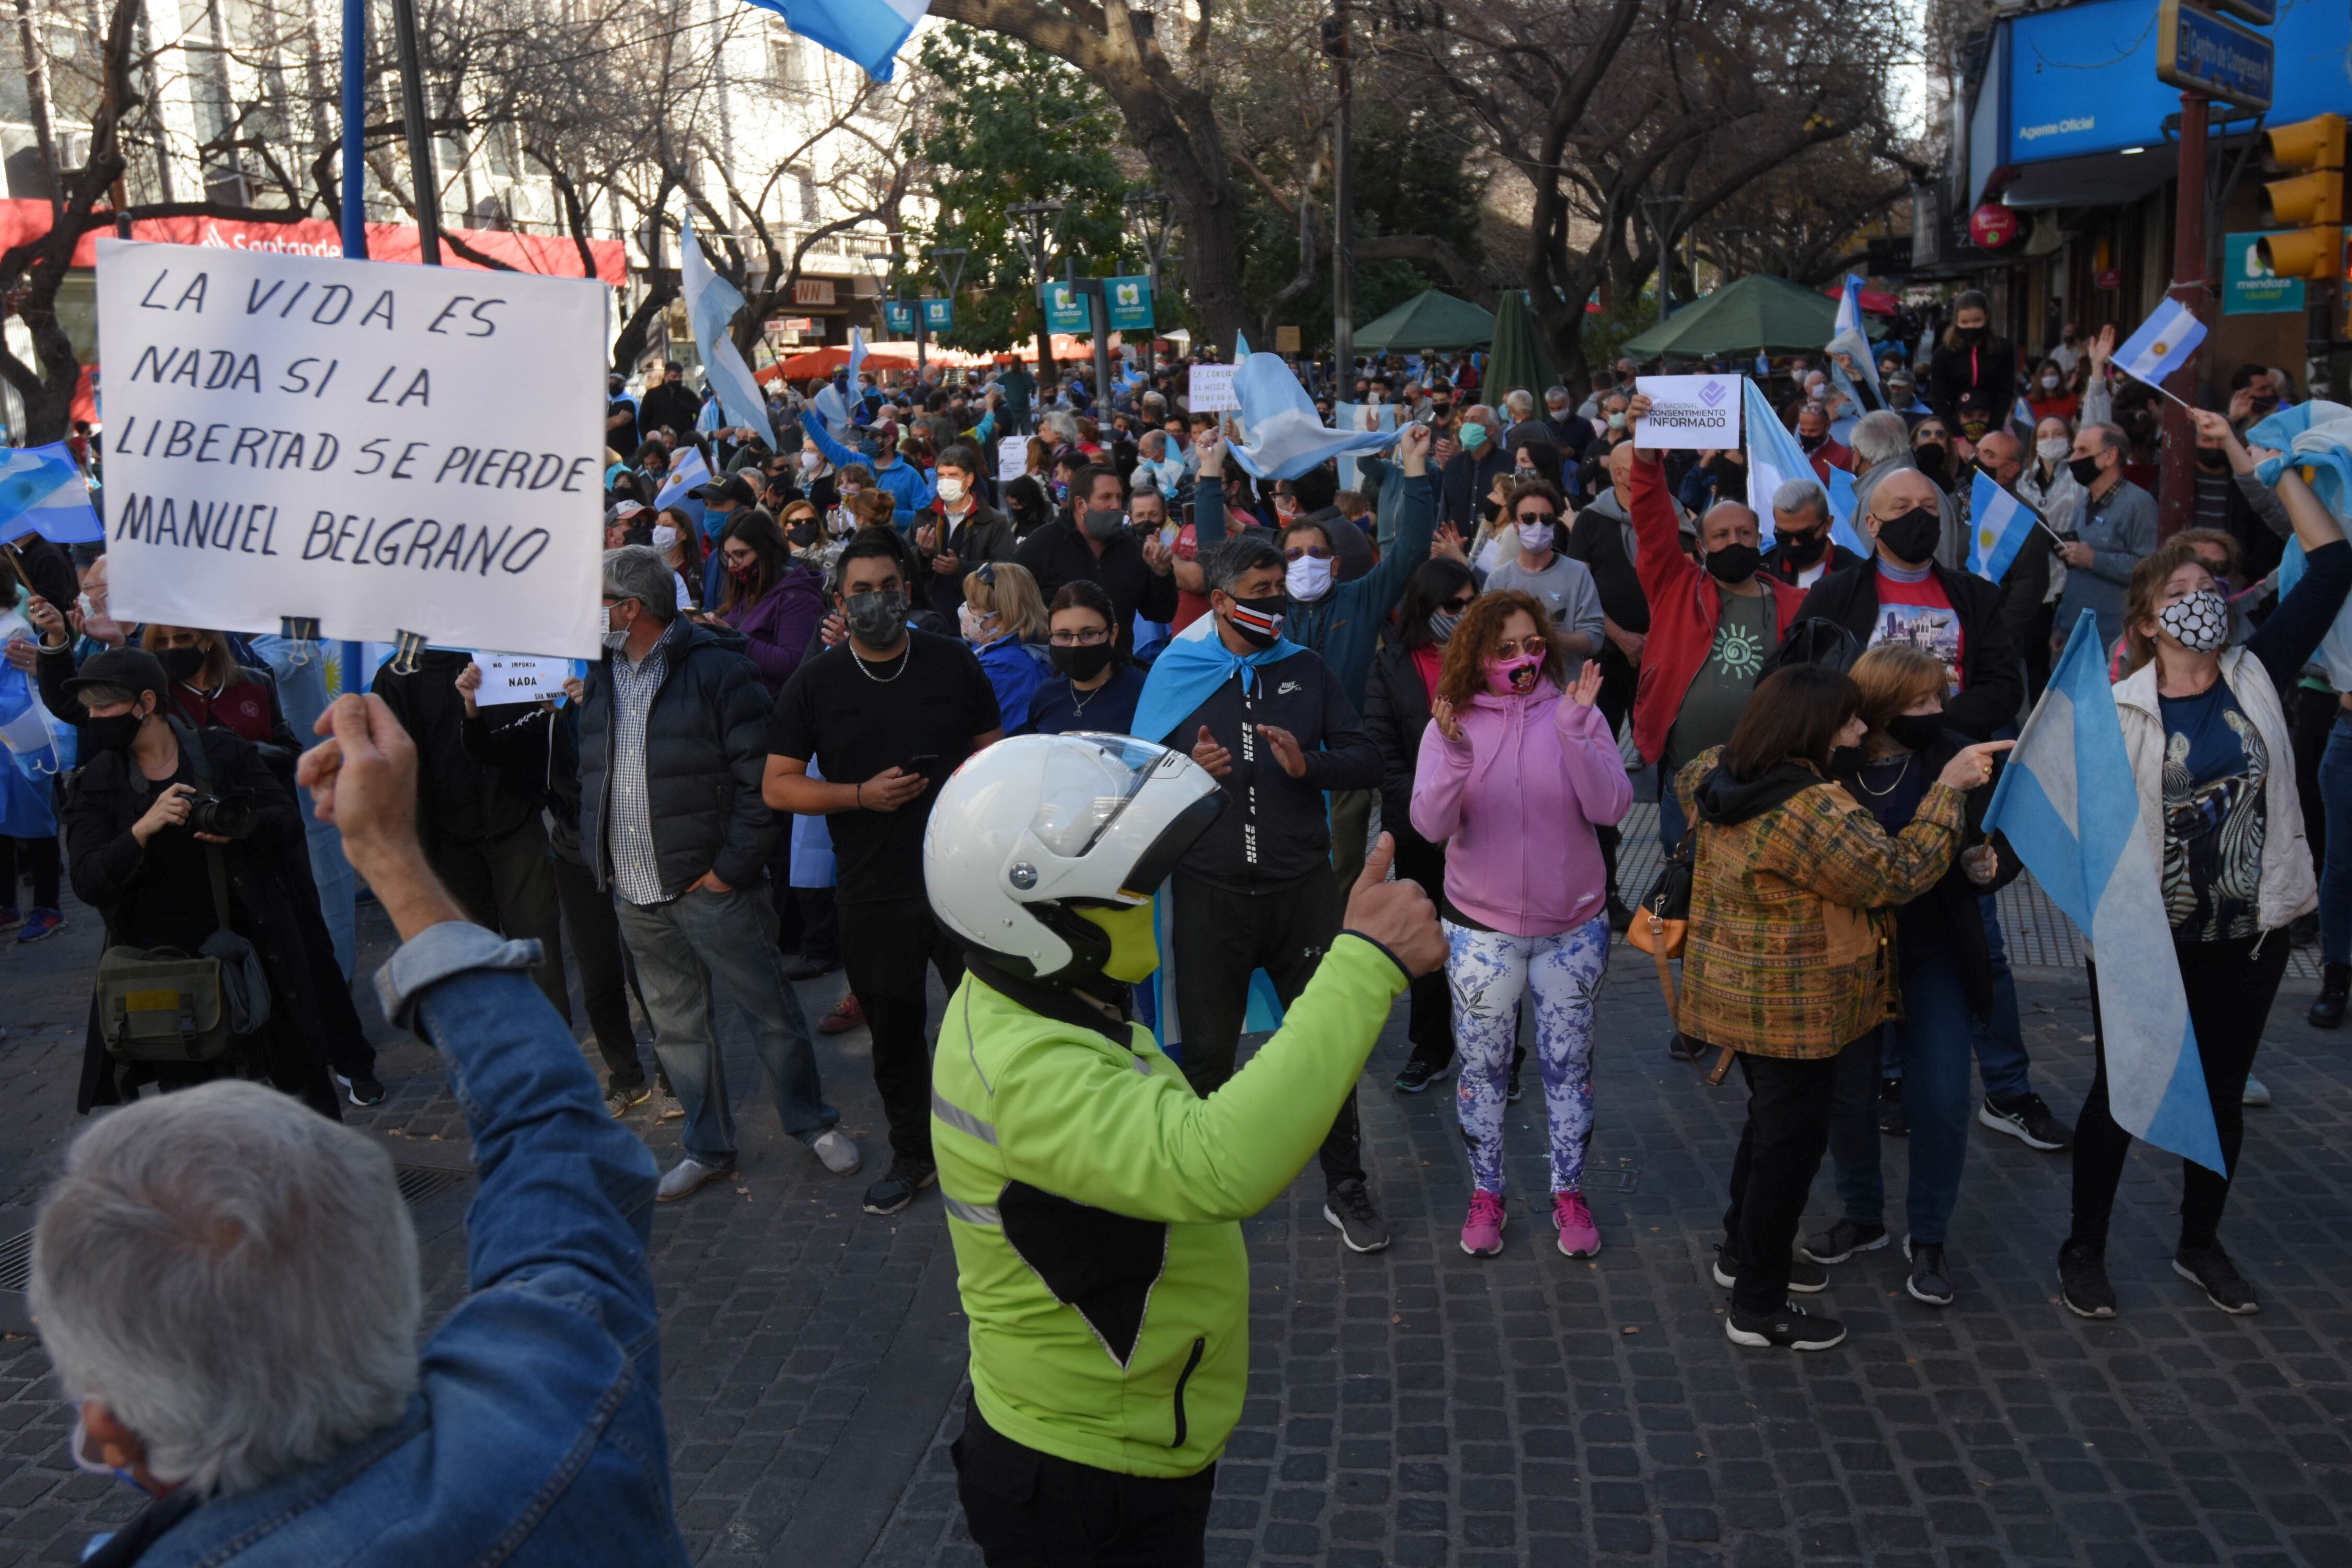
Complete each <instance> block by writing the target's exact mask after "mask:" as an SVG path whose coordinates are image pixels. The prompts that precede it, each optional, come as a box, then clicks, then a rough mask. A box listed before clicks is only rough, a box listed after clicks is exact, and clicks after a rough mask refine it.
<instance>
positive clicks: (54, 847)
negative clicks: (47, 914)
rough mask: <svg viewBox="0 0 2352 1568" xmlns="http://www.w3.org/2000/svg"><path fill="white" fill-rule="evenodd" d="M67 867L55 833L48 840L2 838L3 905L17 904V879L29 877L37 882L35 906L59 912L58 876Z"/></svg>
mask: <svg viewBox="0 0 2352 1568" xmlns="http://www.w3.org/2000/svg"><path fill="white" fill-rule="evenodd" d="M62 869H63V864H62V857H60V856H59V855H58V840H57V836H56V835H54V834H52V835H50V836H49V837H47V838H0V904H9V905H13V904H15V903H16V880H17V879H18V878H20V877H28V878H30V879H32V883H33V905H32V907H33V908H35V909H37V910H54V909H56V908H57V907H58V873H59V872H60V871H61V870H62Z"/></svg>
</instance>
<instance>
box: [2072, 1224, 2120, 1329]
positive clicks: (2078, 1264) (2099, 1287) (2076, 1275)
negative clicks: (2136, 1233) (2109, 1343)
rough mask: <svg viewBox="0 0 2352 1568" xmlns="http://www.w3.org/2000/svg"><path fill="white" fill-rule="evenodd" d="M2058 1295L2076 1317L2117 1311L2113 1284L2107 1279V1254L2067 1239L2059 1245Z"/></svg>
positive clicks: (2099, 1316)
mask: <svg viewBox="0 0 2352 1568" xmlns="http://www.w3.org/2000/svg"><path fill="white" fill-rule="evenodd" d="M2058 1299H2059V1300H2062V1301H2063V1302H2065V1303H2066V1310H2068V1311H2070V1312H2072V1313H2074V1315H2075V1316H2076V1317H2078V1318H2112V1317H2114V1316H2115V1315H2116V1288H2115V1287H2114V1286H2113V1285H2110V1284H2108V1283H2107V1255H2106V1253H2105V1251H2104V1250H2102V1249H2101V1248H2099V1247H2089V1246H2085V1245H2084V1243H2082V1242H2079V1241H2070V1242H2068V1243H2066V1245H2065V1246H2063V1247H2060V1248H2059V1249H2058Z"/></svg>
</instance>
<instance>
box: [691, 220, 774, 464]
mask: <svg viewBox="0 0 2352 1568" xmlns="http://www.w3.org/2000/svg"><path fill="white" fill-rule="evenodd" d="M678 258H679V262H680V266H679V272H680V281H681V283H682V284H683V285H684V289H685V293H686V319H687V320H688V321H690V322H692V323H693V324H694V346H695V347H697V348H698V349H700V350H701V351H702V374H703V379H705V380H706V381H708V382H709V383H710V386H711V390H712V391H714V392H716V393H718V395H719V407H720V408H722V409H724V410H725V411H726V414H727V422H728V423H729V424H730V425H736V426H741V427H742V428H744V429H746V430H757V431H758V432H760V434H761V436H763V437H766V439H767V442H768V445H769V447H771V448H773V447H774V446H775V444H776V427H775V426H773V425H771V424H769V423H768V399H767V395H765V394H764V393H762V392H761V390H760V384H759V383H758V382H756V381H754V380H752V379H751V366H750V365H748V364H745V363H743V351H742V350H741V349H739V348H737V347H736V346H735V340H734V338H733V337H731V336H730V335H729V331H728V329H729V328H730V327H731V326H732V325H733V324H734V321H735V318H736V317H737V316H738V315H740V314H741V313H742V310H743V296H742V295H741V294H740V292H738V291H737V289H736V288H735V285H733V284H732V283H730V282H728V281H727V279H724V278H721V277H720V276H719V274H717V273H716V272H713V271H712V270H711V269H710V262H709V258H706V257H705V256H704V255H703V254H702V246H701V244H700V242H699V241H698V240H697V239H696V238H695V237H694V220H693V219H692V218H691V217H689V218H686V219H684V220H683V221H682V222H681V223H680V224H679V225H678ZM697 426H698V427H699V426H700V421H699V420H698V421H697Z"/></svg>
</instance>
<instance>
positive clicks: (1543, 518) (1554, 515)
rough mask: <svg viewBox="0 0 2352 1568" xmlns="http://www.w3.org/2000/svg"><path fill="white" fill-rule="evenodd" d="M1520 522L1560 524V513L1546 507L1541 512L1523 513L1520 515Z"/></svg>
mask: <svg viewBox="0 0 2352 1568" xmlns="http://www.w3.org/2000/svg"><path fill="white" fill-rule="evenodd" d="M1519 521H1521V522H1558V521H1559V513H1558V512H1556V511H1554V510H1552V509H1551V508H1549V507H1545V508H1543V509H1542V510H1539V511H1523V512H1521V513H1519Z"/></svg>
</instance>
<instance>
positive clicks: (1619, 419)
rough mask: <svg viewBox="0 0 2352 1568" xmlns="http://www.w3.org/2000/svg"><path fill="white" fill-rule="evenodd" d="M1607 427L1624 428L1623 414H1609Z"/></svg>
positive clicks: (1613, 428)
mask: <svg viewBox="0 0 2352 1568" xmlns="http://www.w3.org/2000/svg"><path fill="white" fill-rule="evenodd" d="M1609 428H1611V429H1612V430H1622V429H1623V428H1625V416H1623V415H1622V414H1612V415H1611V416H1609Z"/></svg>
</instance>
